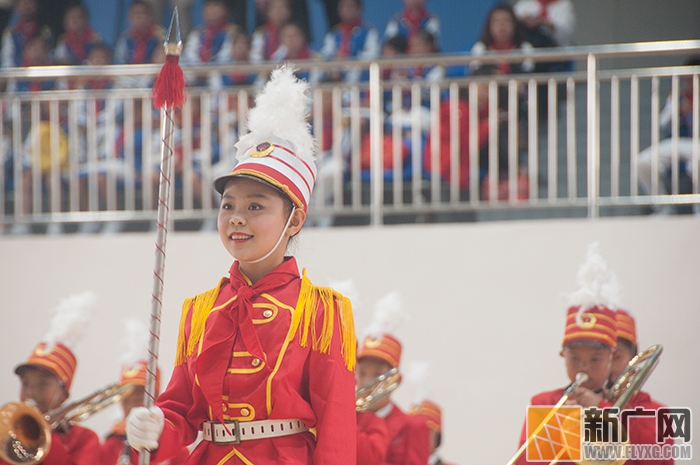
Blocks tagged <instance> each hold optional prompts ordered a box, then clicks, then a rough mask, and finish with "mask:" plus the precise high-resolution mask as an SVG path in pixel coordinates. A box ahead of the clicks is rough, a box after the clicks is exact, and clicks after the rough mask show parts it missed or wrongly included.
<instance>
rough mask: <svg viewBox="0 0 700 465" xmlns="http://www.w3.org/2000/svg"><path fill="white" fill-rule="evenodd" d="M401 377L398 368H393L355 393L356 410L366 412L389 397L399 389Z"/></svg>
mask: <svg viewBox="0 0 700 465" xmlns="http://www.w3.org/2000/svg"><path fill="white" fill-rule="evenodd" d="M400 381H401V375H400V374H399V370H398V369H397V368H392V369H391V370H389V371H387V372H386V373H384V374H382V375H379V376H377V377H376V378H374V379H373V380H372V381H370V382H369V383H367V384H365V385H364V386H361V387H360V388H358V389H357V391H355V410H356V411H358V412H366V411H368V410H371V409H372V407H374V406H375V405H376V404H377V402H379V400H381V399H383V398H384V397H386V396H388V395H389V394H390V393H391V392H392V391H394V390H395V389H396V388H397V387H399V382H400Z"/></svg>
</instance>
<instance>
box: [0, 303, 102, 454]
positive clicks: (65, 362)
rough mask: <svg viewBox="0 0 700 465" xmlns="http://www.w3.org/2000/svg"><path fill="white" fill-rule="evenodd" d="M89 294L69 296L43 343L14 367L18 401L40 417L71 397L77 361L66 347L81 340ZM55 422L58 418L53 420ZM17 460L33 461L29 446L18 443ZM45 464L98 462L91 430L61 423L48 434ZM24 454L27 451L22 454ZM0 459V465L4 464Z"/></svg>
mask: <svg viewBox="0 0 700 465" xmlns="http://www.w3.org/2000/svg"><path fill="white" fill-rule="evenodd" d="M93 301H94V297H93V295H92V294H91V293H86V294H81V295H75V296H71V297H70V298H68V299H66V300H64V301H63V302H61V304H60V305H59V307H58V308H57V313H56V316H55V317H54V319H53V320H52V325H51V329H50V330H49V333H48V334H47V335H46V337H45V340H44V341H43V342H40V343H39V344H38V345H37V346H36V348H35V349H34V351H33V352H32V354H31V355H30V356H29V358H28V359H27V360H26V361H25V362H24V363H22V364H20V365H18V366H17V368H15V374H17V376H19V379H20V383H21V386H20V394H19V397H20V401H21V402H26V403H29V404H32V405H34V406H35V407H36V408H37V410H38V411H39V412H41V414H42V415H46V414H47V413H49V412H51V411H55V409H57V408H59V407H61V406H62V405H63V404H64V402H65V401H66V400H67V399H68V397H69V395H70V388H71V384H72V382H73V377H74V375H75V369H76V366H77V364H78V360H77V359H76V357H75V354H74V353H73V351H72V350H71V349H70V348H69V345H70V346H72V345H74V343H75V342H77V340H78V339H79V338H80V333H79V331H80V328H81V327H82V326H84V324H85V322H86V319H85V316H86V312H87V309H88V308H89V307H91V306H92V304H93ZM56 419H58V418H56ZM17 446H18V447H16V448H15V452H14V453H15V454H19V455H17V457H16V458H17V461H28V460H29V459H31V458H32V453H31V452H30V449H31V447H28V445H27V444H24V445H22V444H21V443H18V444H17ZM48 449H49V450H48V454H47V456H46V458H45V459H44V460H43V461H42V462H41V463H42V464H44V465H59V464H60V465H93V464H95V463H99V454H100V440H99V438H98V437H97V434H95V432H94V431H92V430H89V429H87V428H84V427H82V426H79V425H77V424H72V423H69V422H61V423H60V424H59V425H58V427H57V428H55V429H54V430H53V431H52V432H51V443H50V446H49V447H48ZM23 452H26V454H27V455H25V454H24V453H23ZM5 463H6V462H4V461H3V460H1V459H0V464H5Z"/></svg>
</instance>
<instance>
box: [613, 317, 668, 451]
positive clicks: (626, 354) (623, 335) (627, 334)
mask: <svg viewBox="0 0 700 465" xmlns="http://www.w3.org/2000/svg"><path fill="white" fill-rule="evenodd" d="M615 326H616V327H617V350H616V351H615V353H614V354H613V360H612V370H611V373H610V384H611V385H612V384H613V383H615V380H617V378H618V377H619V376H620V374H621V373H622V372H623V371H625V369H626V368H627V364H628V363H629V361H630V360H632V358H633V357H634V356H635V355H637V352H638V348H637V326H636V324H635V321H634V318H633V317H632V315H631V314H630V313H629V312H627V311H626V310H622V309H617V310H616V311H615ZM639 407H641V408H643V409H645V410H656V409H659V408H661V407H664V405H663V404H660V403H658V402H656V401H655V400H653V399H652V398H651V396H650V395H649V393H648V392H645V391H641V390H640V391H639V392H638V393H637V394H635V395H634V396H632V398H631V399H630V400H629V402H628V403H627V407H626V409H628V410H629V409H633V408H639ZM629 421H630V425H631V427H630V442H631V443H632V444H654V443H655V442H656V424H655V423H654V422H653V421H649V420H648V419H644V420H642V419H640V418H631V419H630V420H629ZM666 444H673V439H669V440H667V441H666ZM626 463H627V465H646V464H652V463H653V464H660V465H669V464H672V463H673V459H668V460H661V461H659V460H655V461H650V460H628V461H627V462H626Z"/></svg>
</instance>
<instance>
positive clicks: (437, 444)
mask: <svg viewBox="0 0 700 465" xmlns="http://www.w3.org/2000/svg"><path fill="white" fill-rule="evenodd" d="M441 444H442V433H441V432H440V431H435V448H436V449H437V448H438V447H440V445H441Z"/></svg>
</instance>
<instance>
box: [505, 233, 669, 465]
mask: <svg viewBox="0 0 700 465" xmlns="http://www.w3.org/2000/svg"><path fill="white" fill-rule="evenodd" d="M578 281H579V285H580V289H579V290H578V291H576V292H575V293H574V294H572V295H571V299H570V300H571V305H572V306H571V307H570V308H569V309H568V311H567V316H566V325H565V330H564V339H563V341H562V351H561V352H560V354H561V356H562V357H564V363H565V366H566V372H567V375H568V377H569V380H570V381H571V382H573V381H574V380H575V379H576V375H577V374H578V373H585V374H586V375H588V380H587V381H585V382H584V383H583V384H582V385H581V386H580V387H579V388H578V389H576V390H575V391H574V392H573V394H572V396H571V397H569V399H568V400H567V404H568V405H580V406H582V407H583V408H586V407H598V408H601V409H603V408H606V407H612V405H613V404H612V403H611V402H610V401H608V400H607V399H605V397H604V390H605V388H606V387H607V385H608V381H609V379H610V373H611V370H612V361H613V356H614V353H615V351H616V349H617V340H618V335H617V323H616V319H615V313H616V312H615V310H613V309H614V308H616V307H617V306H618V303H617V298H618V297H617V282H616V278H615V275H614V273H613V272H612V271H610V270H608V269H607V264H606V263H605V261H604V260H603V258H602V257H601V256H600V254H599V253H598V248H597V244H591V246H589V248H588V256H587V259H586V263H584V264H583V265H582V266H581V267H580V268H579V273H578ZM564 391H565V388H560V389H555V390H553V391H548V392H543V393H540V394H537V395H535V396H534V397H533V398H532V400H531V401H530V405H547V406H553V405H555V404H556V403H557V402H558V401H559V400H560V399H561V397H562V395H563V393H564ZM633 401H634V399H632V400H631V401H630V402H628V403H627V405H626V406H625V407H624V409H625V410H629V409H634V408H635V407H637V405H636V404H635V403H634V402H633ZM655 423H656V420H655V418H648V417H645V418H634V419H632V420H631V421H630V423H629V425H628V433H629V439H630V443H631V444H655V443H656V440H655V429H653V428H655ZM623 424H624V423H623ZM650 428H651V429H652V431H653V433H652V436H651V438H649V437H648V434H647V431H649V430H650ZM526 440H527V429H526V425H523V429H522V433H521V436H520V445H522V444H524V443H525V441H526ZM516 463H517V464H519V465H522V464H526V463H536V462H529V461H528V460H527V453H523V454H522V455H521V456H520V458H519V459H518V461H517V462H516ZM559 463H573V462H559ZM627 463H640V464H643V465H652V464H653V465H669V464H672V463H673V461H672V460H671V461H664V460H645V461H642V462H633V461H628V462H627Z"/></svg>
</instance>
